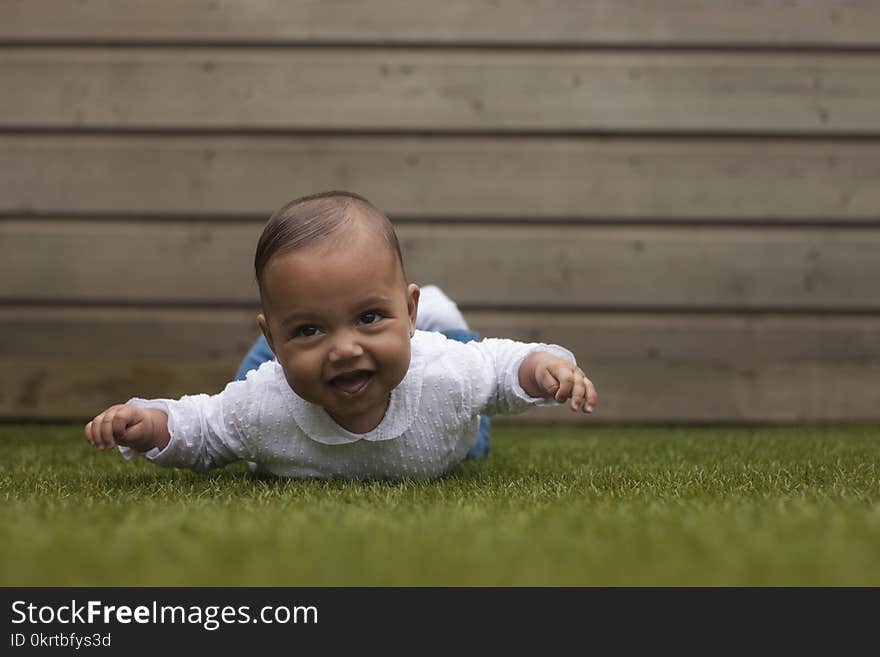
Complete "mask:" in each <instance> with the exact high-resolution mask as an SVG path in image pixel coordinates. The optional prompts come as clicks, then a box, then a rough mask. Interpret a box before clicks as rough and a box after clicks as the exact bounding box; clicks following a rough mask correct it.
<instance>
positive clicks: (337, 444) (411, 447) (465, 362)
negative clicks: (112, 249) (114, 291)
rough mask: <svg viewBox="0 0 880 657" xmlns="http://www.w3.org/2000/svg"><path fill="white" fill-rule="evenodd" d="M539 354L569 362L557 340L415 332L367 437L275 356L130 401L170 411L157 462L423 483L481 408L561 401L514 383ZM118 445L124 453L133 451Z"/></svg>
mask: <svg viewBox="0 0 880 657" xmlns="http://www.w3.org/2000/svg"><path fill="white" fill-rule="evenodd" d="M536 351H549V352H551V353H553V354H555V355H557V356H559V357H561V358H564V359H566V360H568V361H570V362H572V363H574V362H575V358H574V356H573V355H572V353H571V352H570V351H568V350H567V349H564V348H562V347H559V346H556V345H546V344H542V343H532V344H526V343H522V342H514V341H513V340H506V339H499V338H489V339H486V340H483V341H482V342H469V343H461V342H456V341H455V340H449V339H447V338H446V337H445V336H444V335H442V334H440V333H431V332H426V331H416V332H415V335H414V336H413V338H412V358H411V361H410V366H409V370H408V371H407V373H406V376H405V377H404V379H403V381H401V383H400V384H399V385H398V386H397V387H396V388H394V390H392V391H391V398H390V401H389V405H388V410H387V411H386V413H385V416H384V417H383V419H382V421H381V422H380V423H379V425H378V426H377V427H376V428H375V429H373V430H372V431H370V432H368V433H364V434H355V433H352V432H350V431H348V430H346V429H344V428H343V427H341V426H340V425H339V424H337V423H336V422H335V421H334V420H333V418H331V417H330V416H329V415H328V414H327V412H326V411H325V410H324V409H323V408H321V407H320V406H317V405H315V404H312V403H311V402H308V401H306V400H304V399H303V398H302V397H300V396H299V395H297V394H296V393H295V392H294V391H293V390H292V389H291V388H290V386H289V385H288V383H287V380H286V379H285V378H284V373H283V371H282V369H281V366H280V365H279V364H278V362H277V361H275V360H273V361H268V362H266V363H263V364H262V365H261V366H260V367H259V368H258V369H256V370H252V371H251V372H249V373H248V375H247V378H246V379H245V380H244V381H234V382H232V383H230V384H229V385H227V386H226V388H225V389H224V390H223V391H222V392H220V393H219V394H216V395H206V394H201V395H188V396H184V397H182V398H180V399H179V400H171V399H155V400H145V399H139V398H134V399H130V400H129V401H128V403H129V404H135V405H138V406H141V407H144V408H157V409H160V410H162V411H164V412H165V413H167V415H168V431H169V433H170V435H171V440H170V441H169V443H168V445H167V446H166V447H165V448H164V449H162V450H161V451H160V450H159V449H157V448H154V449H152V450H150V451H149V452H146V453H145V454H144V457H145V458H147V459H148V460H150V461H152V462H154V463H157V464H159V465H163V466H169V467H184V468H192V469H194V470H207V469H209V468H216V467H220V466H223V465H226V464H227V463H230V462H232V461H238V460H245V461H248V462H250V463H251V464H252V467H253V468H255V469H256V470H258V471H260V472H265V473H270V474H274V475H278V476H282V477H342V478H346V479H374V478H377V479H426V478H433V477H437V476H440V475H441V474H443V473H444V472H446V471H448V470H449V469H450V468H452V467H453V466H454V465H456V464H457V463H459V462H460V461H461V460H463V459H464V457H465V456H466V454H467V452H468V451H469V450H470V449H471V447H473V446H474V444H475V442H476V437H477V430H478V426H479V418H478V416H479V414H480V413H485V414H488V415H496V414H512V413H519V412H521V411H524V410H526V409H527V408H529V406H531V405H541V406H557V405H558V402H556V401H555V400H552V399H551V400H545V399H543V398H536V397H530V396H529V395H528V394H526V392H525V391H524V390H523V389H522V387H521V386H520V385H519V367H520V364H521V363H522V362H523V361H524V360H525V359H526V357H527V356H528V355H529V354H531V353H534V352H536ZM119 449H120V451H121V452H122V453H123V455H124V456H125V457H126V458H129V459H130V458H134V457H135V456H137V455H139V453H138V452H135V451H134V450H131V449H129V448H127V447H120V448H119Z"/></svg>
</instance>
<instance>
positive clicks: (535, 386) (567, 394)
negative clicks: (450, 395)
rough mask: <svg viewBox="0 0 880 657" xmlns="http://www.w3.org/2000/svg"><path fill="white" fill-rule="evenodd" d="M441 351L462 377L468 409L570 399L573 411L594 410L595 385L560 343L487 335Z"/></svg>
mask: <svg viewBox="0 0 880 657" xmlns="http://www.w3.org/2000/svg"><path fill="white" fill-rule="evenodd" d="M445 349H446V350H447V351H448V352H449V357H450V361H449V362H450V364H454V366H455V367H456V368H457V369H459V368H460V369H459V371H460V372H461V376H463V377H465V379H466V381H467V383H466V385H465V389H466V390H469V394H467V401H466V405H467V406H468V408H470V409H471V410H472V411H476V412H478V413H485V414H487V415H497V414H502V415H509V414H514V413H520V412H522V411H524V410H526V409H527V408H529V407H531V406H557V405H559V404H560V403H561V402H563V401H565V400H566V399H569V398H571V400H572V405H573V408H572V410H574V411H579V410H581V409H583V410H584V412H586V413H590V412H592V411H593V409H594V408H595V405H596V400H597V396H596V389H595V387H594V386H593V384H592V382H591V381H590V380H589V379H588V378H587V377H586V375H585V374H584V372H583V370H581V369H580V368H579V367H578V365H577V362H576V360H575V357H574V354H572V353H571V352H570V351H569V350H568V349H565V348H564V347H560V346H559V345H554V344H544V343H536V342H533V343H528V342H517V341H515V340H508V339H505V338H487V339H485V340H483V341H482V342H476V341H475V342H469V343H467V344H462V343H456V342H452V341H447V342H446V343H445ZM587 407H589V408H587Z"/></svg>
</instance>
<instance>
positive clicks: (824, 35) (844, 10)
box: [0, 0, 880, 47]
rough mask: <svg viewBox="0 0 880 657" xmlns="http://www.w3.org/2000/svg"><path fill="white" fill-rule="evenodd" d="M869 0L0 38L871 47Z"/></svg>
mask: <svg viewBox="0 0 880 657" xmlns="http://www.w3.org/2000/svg"><path fill="white" fill-rule="evenodd" d="M878 35H880V7H878V5H877V3H876V2H873V1H871V0H834V1H825V0H823V1H820V2H817V1H815V0H793V1H792V0H789V1H787V2H779V1H778V0H725V2H717V0H637V1H635V2H620V1H619V0H577V1H574V0H542V2H533V1H531V0H448V1H447V2H439V3H428V4H426V3H418V2H407V1H406V0H379V1H374V2H369V3H364V2H359V1H357V0H323V1H322V2H313V1H312V0H248V2H246V3H244V2H240V1H238V0H188V1H187V2H180V0H79V1H78V2H71V1H70V0H40V1H39V2H33V0H2V1H0V40H5V41H13V42H19V41H23V40H47V39H53V40H59V39H61V40H63V39H71V40H77V41H89V42H96V41H98V42H100V41H105V42H119V43H131V42H137V41H157V40H158V41H187V42H201V41H208V42H216V41H225V42H239V41H245V42H262V41H271V42H284V43H289V42H294V43H302V42H305V43H324V42H358V43H381V44H385V43H419V42H424V41H428V42H434V43H490V44H502V43H503V44H536V45H556V44H558V43H560V42H562V43H566V44H579V45H621V44H624V45H625V44H630V43H639V44H651V45H672V46H681V45H692V44H697V45H699V44H730V45H761V46H767V47H782V46H804V45H808V46H812V45H822V46H826V45H827V46H834V45H842V46H876V45H878V43H880V41H878V38H880V37H878Z"/></svg>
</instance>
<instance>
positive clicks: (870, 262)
mask: <svg viewBox="0 0 880 657" xmlns="http://www.w3.org/2000/svg"><path fill="white" fill-rule="evenodd" d="M261 229H262V223H252V222H242V223H232V222H230V223H220V224H217V223H216V222H210V221H199V222H135V223H124V222H108V221H62V220H52V221H32V220H23V221H12V220H7V221H3V222H0V300H2V301H5V302H7V303H8V302H10V301H16V302H24V301H33V300H41V301H44V302H48V301H52V302H59V301H64V302H80V301H93V302H94V301H100V302H105V303H107V302H132V303H137V302H160V303H194V302H202V303H204V302H207V303H215V304H230V303H238V304H242V303H244V304H247V303H253V302H255V300H256V299H257V293H256V285H255V283H254V282H253V275H252V270H251V266H252V262H253V260H252V258H253V251H254V247H255V244H256V240H257V237H258V235H259V232H260V230H261ZM398 235H399V237H400V240H401V246H402V249H403V253H404V259H405V263H406V268H407V274H408V276H409V277H410V279H411V280H414V281H416V282H419V283H434V284H438V285H440V286H441V287H444V288H446V289H448V291H449V293H450V294H451V295H452V296H453V298H455V299H456V300H457V301H458V302H459V303H461V304H464V305H467V306H472V307H510V306H529V307H538V308H540V307H544V308H546V307H574V308H624V309H634V308H665V307H673V308H689V309H713V308H718V309H724V308H727V309H768V310H776V309H785V308H788V309H815V310H826V309H839V310H847V311H849V310H860V311H880V288H878V286H877V284H876V283H877V280H880V258H878V257H877V254H878V253H880V228H858V229H855V228H854V229H844V230H841V229H836V230H835V229H827V228H810V229H807V228H803V229H791V228H760V227H756V228H741V227H736V228H732V227H686V226H667V227H659V228H657V227H633V226H619V227H610V228H609V227H596V226H582V225H581V226H569V227H542V226H530V225H506V226H497V225H485V224H471V225H456V224H452V225H445V224H405V225H402V226H400V227H399V230H398Z"/></svg>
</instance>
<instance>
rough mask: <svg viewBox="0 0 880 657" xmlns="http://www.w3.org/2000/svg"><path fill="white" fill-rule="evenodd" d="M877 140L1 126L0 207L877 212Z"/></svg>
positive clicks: (670, 217)
mask: <svg viewBox="0 0 880 657" xmlns="http://www.w3.org/2000/svg"><path fill="white" fill-rule="evenodd" d="M878 180H880V141H876V140H869V141H856V140H821V141H812V140H791V141H787V140H785V141H772V140H769V141H768V140H762V139H737V140H730V139H699V140H678V139H634V138H620V139H595V138H562V137H516V138H508V137H443V138H428V137H387V136H358V137H353V136H351V137H343V136H321V137H319V136H298V137H292V136H291V137H282V136H260V137H241V136H202V137H192V136H168V135H164V136H158V135H142V136H137V137H131V136H124V137H123V136H117V135H104V136H95V135H70V136H58V135H24V134H23V135H0V215H2V214H5V215H14V214H31V213H34V214H67V213H76V214H101V215H103V214H109V215H112V216H117V217H118V216H120V215H121V216H132V215H147V216H153V215H163V214H172V215H177V216H186V217H191V216H195V215H203V216H208V217H211V218H217V217H223V216H233V217H235V216H238V217H241V216H242V215H246V216H249V217H254V218H263V219H264V220H265V219H266V218H268V217H269V215H270V214H271V213H272V212H273V211H274V210H275V209H276V208H278V207H280V206H281V205H283V204H284V203H286V202H287V201H289V200H290V199H292V198H296V197H297V196H301V195H305V194H310V193H313V192H316V191H322V190H329V189H349V190H351V191H356V192H359V193H362V194H364V195H366V196H367V197H368V198H369V199H370V200H371V201H373V203H375V204H376V205H377V206H378V207H379V208H381V209H382V210H384V211H385V212H387V213H388V214H389V215H390V216H391V217H392V218H403V219H408V218H441V219H448V218H456V219H464V220H466V219H471V218H479V219H487V218H494V219H499V220H504V221H511V220H519V221H527V222H534V223H541V222H544V221H546V220H554V221H567V220H570V219H574V220H580V219H584V218H587V219H595V220H598V221H609V220H613V221H630V220H636V221H641V220H651V221H664V220H665V221H673V222H682V221H692V220H695V221H706V220H712V221H718V222H729V221H734V222H742V221H750V222H758V223H763V222H766V221H768V220H770V221H792V222H797V223H800V222H821V223H826V222H827V223H830V222H835V221H846V222H869V223H876V222H878V221H880V210H878V208H880V185H878V184H877V181H878Z"/></svg>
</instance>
